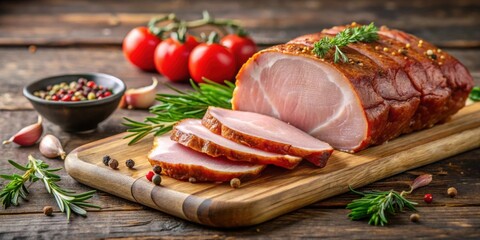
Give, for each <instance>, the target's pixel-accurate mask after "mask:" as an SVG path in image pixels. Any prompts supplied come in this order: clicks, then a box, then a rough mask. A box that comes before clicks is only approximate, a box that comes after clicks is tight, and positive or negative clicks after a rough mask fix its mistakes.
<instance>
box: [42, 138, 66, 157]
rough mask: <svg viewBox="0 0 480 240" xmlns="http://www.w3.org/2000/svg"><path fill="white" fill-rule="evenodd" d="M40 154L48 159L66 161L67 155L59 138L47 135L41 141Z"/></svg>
mask: <svg viewBox="0 0 480 240" xmlns="http://www.w3.org/2000/svg"><path fill="white" fill-rule="evenodd" d="M39 149H40V153H42V155H43V156H44V157H46V158H56V157H60V158H62V159H65V156H66V153H65V151H64V150H63V147H62V144H61V143H60V140H58V138H57V137H55V136H53V135H51V134H47V135H45V136H44V137H43V138H42V140H41V141H40V147H39Z"/></svg>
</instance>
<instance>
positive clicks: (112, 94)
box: [23, 73, 126, 132]
mask: <svg viewBox="0 0 480 240" xmlns="http://www.w3.org/2000/svg"><path fill="white" fill-rule="evenodd" d="M125 89H126V87H125V84H124V83H123V81H122V80H120V79H118V78H116V77H114V76H111V75H108V74H103V73H79V74H67V75H59V76H52V77H48V78H43V79H40V80H38V81H35V82H33V83H30V84H29V85H27V86H26V87H24V89H23V95H24V96H25V97H26V98H27V99H28V100H29V101H30V103H31V104H32V105H33V107H34V108H35V110H37V112H38V113H39V114H40V115H42V116H43V117H44V118H46V119H47V120H49V121H50V122H52V123H54V124H56V125H58V126H59V127H60V128H62V130H64V131H67V132H84V131H90V130H94V129H96V128H97V125H98V124H99V123H100V122H102V121H103V120H105V119H107V118H108V117H109V116H110V114H112V113H113V111H115V109H117V107H118V104H119V102H120V100H121V98H122V96H123V94H124V93H125Z"/></svg>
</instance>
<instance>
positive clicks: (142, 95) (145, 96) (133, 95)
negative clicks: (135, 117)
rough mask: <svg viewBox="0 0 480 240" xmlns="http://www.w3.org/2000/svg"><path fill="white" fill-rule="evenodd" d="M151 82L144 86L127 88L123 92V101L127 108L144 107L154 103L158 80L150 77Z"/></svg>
mask: <svg viewBox="0 0 480 240" xmlns="http://www.w3.org/2000/svg"><path fill="white" fill-rule="evenodd" d="M152 80H153V83H152V85H150V86H145V87H141V88H137V89H129V90H127V91H126V92H125V102H126V103H127V105H128V108H139V109H146V108H149V107H151V106H152V105H153V104H154V103H155V97H156V91H155V89H156V87H157V85H158V81H157V79H156V78H152Z"/></svg>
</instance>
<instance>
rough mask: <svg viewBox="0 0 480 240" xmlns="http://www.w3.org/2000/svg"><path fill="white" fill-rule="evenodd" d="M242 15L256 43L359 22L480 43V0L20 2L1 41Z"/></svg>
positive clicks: (94, 36)
mask: <svg viewBox="0 0 480 240" xmlns="http://www.w3.org/2000/svg"><path fill="white" fill-rule="evenodd" d="M203 10H208V11H209V12H210V13H211V14H213V15H214V16H215V17H217V18H233V19H237V20H238V21H239V22H240V23H241V24H242V25H243V26H245V27H246V28H247V29H248V30H249V31H250V33H251V35H252V37H253V38H254V39H255V40H256V42H257V43H258V44H275V43H282V42H285V41H288V40H289V39H291V38H293V37H295V36H298V35H302V34H305V33H311V32H316V31H319V30H321V29H323V28H326V27H331V26H333V25H341V24H346V23H350V22H352V21H356V22H359V23H369V22H372V21H373V22H375V23H376V24H377V25H387V26H389V27H392V28H399V29H402V30H405V31H407V32H410V33H412V34H415V35H418V36H419V37H422V38H426V39H428V40H430V41H432V42H433V43H435V44H438V45H441V46H454V47H456V46H471V47H477V46H480V21H479V20H480V1H478V0H455V1H452V0H431V1H428V0H424V1H404V0H388V1H384V0H355V1H332V0H305V1H283V0H242V1H227V0H197V1H186V0H162V1H155V0H147V1H112V0H110V1H97V0H90V1H89V0H85V1H62V0H30V1H28V0H20V1H1V3H0V14H1V15H0V26H1V28H0V44H1V45H26V44H37V45H62V46H65V45H72V44H87V45H88V44H110V45H115V44H120V43H121V41H122V38H123V37H124V36H125V34H126V33H127V32H128V31H129V30H130V29H132V28H133V27H135V26H139V25H144V24H146V22H147V21H148V20H149V19H150V18H151V17H153V16H158V15H162V14H166V13H170V12H175V13H176V14H177V15H178V16H179V17H180V18H185V19H195V18H199V17H200V16H201V11H203Z"/></svg>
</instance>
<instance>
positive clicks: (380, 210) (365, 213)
mask: <svg viewBox="0 0 480 240" xmlns="http://www.w3.org/2000/svg"><path fill="white" fill-rule="evenodd" d="M431 181H432V175H430V174H424V175H421V176H419V177H417V178H416V179H415V180H414V181H413V182H412V184H410V190H408V191H402V192H401V193H398V192H396V191H394V190H390V191H384V192H382V191H366V192H358V191H355V190H353V189H352V188H351V187H350V186H349V188H350V190H351V191H352V192H354V193H356V194H359V195H362V198H360V199H355V200H353V201H352V202H351V203H349V204H348V205H347V209H350V210H351V212H350V213H349V214H348V217H349V218H350V219H351V220H361V219H365V218H368V219H369V221H368V224H371V225H375V226H378V225H381V226H384V225H385V224H387V223H388V220H387V217H388V215H395V214H396V213H398V212H403V209H404V208H408V209H410V210H412V211H416V209H415V205H417V203H415V202H412V201H409V200H407V199H406V198H405V196H406V195H408V194H410V193H412V192H413V190H415V189H417V188H420V187H423V186H426V185H428V184H429V183H430V182H431Z"/></svg>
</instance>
